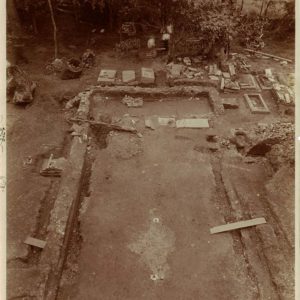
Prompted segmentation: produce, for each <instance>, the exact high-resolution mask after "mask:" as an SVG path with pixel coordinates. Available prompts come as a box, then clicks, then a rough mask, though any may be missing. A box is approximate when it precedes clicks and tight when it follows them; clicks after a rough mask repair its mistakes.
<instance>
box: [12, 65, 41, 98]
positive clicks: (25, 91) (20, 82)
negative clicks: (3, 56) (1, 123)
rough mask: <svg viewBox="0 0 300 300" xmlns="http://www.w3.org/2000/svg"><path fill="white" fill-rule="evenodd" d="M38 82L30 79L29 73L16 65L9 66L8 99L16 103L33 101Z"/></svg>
mask: <svg viewBox="0 0 300 300" xmlns="http://www.w3.org/2000/svg"><path fill="white" fill-rule="evenodd" d="M35 88H36V84H35V83H34V82H33V81H31V80H30V78H29V76H28V74H27V73H26V72H24V71H23V70H21V69H20V68H19V67H18V66H16V65H9V66H8V67H7V85H6V91H7V96H8V97H7V99H8V101H9V100H10V99H12V102H13V103H15V104H22V103H23V104H26V103H30V102H32V101H33V94H34V91H35Z"/></svg>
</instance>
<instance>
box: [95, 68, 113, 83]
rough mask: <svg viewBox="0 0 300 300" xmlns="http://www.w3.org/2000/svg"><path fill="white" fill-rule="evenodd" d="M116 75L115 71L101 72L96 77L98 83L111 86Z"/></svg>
mask: <svg viewBox="0 0 300 300" xmlns="http://www.w3.org/2000/svg"><path fill="white" fill-rule="evenodd" d="M116 75H117V71H116V70H101V71H100V74H99V77H98V82H99V83H107V84H113V83H114V82H115V80H116Z"/></svg>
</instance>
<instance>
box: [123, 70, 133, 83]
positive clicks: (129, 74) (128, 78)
mask: <svg viewBox="0 0 300 300" xmlns="http://www.w3.org/2000/svg"><path fill="white" fill-rule="evenodd" d="M122 81H123V83H129V82H132V81H135V71H133V70H125V71H122Z"/></svg>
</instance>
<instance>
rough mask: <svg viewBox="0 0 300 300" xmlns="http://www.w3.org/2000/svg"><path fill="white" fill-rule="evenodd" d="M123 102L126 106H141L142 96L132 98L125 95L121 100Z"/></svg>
mask: <svg viewBox="0 0 300 300" xmlns="http://www.w3.org/2000/svg"><path fill="white" fill-rule="evenodd" d="M121 102H122V103H123V104H125V105H127V106H128V107H141V106H143V98H141V97H137V98H133V97H130V96H128V95H125V96H124V98H123V99H122V101H121Z"/></svg>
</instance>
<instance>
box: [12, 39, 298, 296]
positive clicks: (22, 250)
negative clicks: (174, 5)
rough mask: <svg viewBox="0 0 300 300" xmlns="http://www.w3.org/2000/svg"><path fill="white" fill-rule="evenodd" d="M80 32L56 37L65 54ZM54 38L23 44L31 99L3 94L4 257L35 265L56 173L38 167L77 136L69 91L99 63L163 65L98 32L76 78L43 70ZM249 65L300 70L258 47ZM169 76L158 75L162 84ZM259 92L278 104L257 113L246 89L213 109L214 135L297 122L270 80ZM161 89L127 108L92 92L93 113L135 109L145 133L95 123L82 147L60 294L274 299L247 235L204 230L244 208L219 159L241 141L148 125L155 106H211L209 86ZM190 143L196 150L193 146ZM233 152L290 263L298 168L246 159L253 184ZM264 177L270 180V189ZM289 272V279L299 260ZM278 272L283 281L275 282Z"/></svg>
mask: <svg viewBox="0 0 300 300" xmlns="http://www.w3.org/2000/svg"><path fill="white" fill-rule="evenodd" d="M76 40H77V43H76V45H75V46H76V48H74V47H72V48H70V47H68V45H69V44H71V42H70V41H68V39H67V38H66V39H65V41H64V44H63V45H61V53H62V54H63V55H64V56H74V57H79V56H80V55H81V54H82V53H83V51H84V50H85V47H86V43H85V41H86V39H85V38H84V37H83V36H81V37H79V38H78V39H76ZM83 41H84V42H83ZM51 47H52V45H51V43H47V42H45V44H38V43H36V42H32V43H31V45H30V48H25V49H27V50H25V55H26V57H27V59H28V61H29V63H28V64H25V63H22V64H21V67H22V68H23V69H24V70H25V71H26V72H28V74H29V75H30V77H31V79H32V80H34V81H36V82H37V84H38V86H37V91H36V94H35V98H34V102H33V103H32V104H31V105H29V106H26V107H18V106H15V105H13V104H11V103H8V105H7V120H8V122H7V135H8V147H9V151H8V161H7V168H8V190H7V192H8V194H7V197H8V201H7V226H8V227H7V230H8V234H7V236H8V241H7V254H8V261H9V264H8V268H28V267H30V266H32V265H35V264H36V263H37V262H38V260H39V253H40V251H36V250H34V249H32V248H30V247H28V246H26V245H25V244H24V243H23V241H24V239H25V238H26V237H27V236H29V235H31V236H34V237H36V238H40V239H44V238H45V236H46V234H47V225H48V220H49V216H50V212H51V208H52V207H53V203H54V201H55V197H56V194H57V191H58V189H59V184H60V179H51V178H46V177H42V176H41V175H40V174H39V170H40V165H41V161H42V159H44V158H47V157H49V155H50V154H51V153H54V155H55V156H56V157H59V156H64V157H67V155H68V152H69V143H70V140H71V138H70V135H69V133H68V132H67V131H68V129H69V127H70V124H69V123H68V122H66V117H68V116H69V115H71V114H72V111H71V112H70V111H67V110H65V109H64V104H65V101H66V100H65V98H64V96H67V97H68V98H70V97H72V96H74V95H76V94H77V93H78V92H80V91H82V90H84V89H85V88H86V86H88V85H93V84H96V82H97V77H98V74H99V71H100V69H101V68H109V69H116V70H124V69H131V70H137V71H138V70H139V69H140V67H141V66H144V67H152V68H153V69H154V70H155V71H162V70H163V63H164V58H158V59H155V60H141V59H140V58H137V57H135V56H128V57H123V58H120V57H117V56H116V55H115V54H114V53H113V52H112V50H111V49H112V45H111V41H109V42H107V40H105V36H102V37H101V38H100V39H99V43H98V45H96V47H95V52H96V66H95V67H93V68H90V69H87V70H84V72H83V75H82V76H81V77H80V79H75V80H66V81H64V80H61V79H59V78H58V77H57V76H55V75H54V74H52V75H45V74H44V70H45V64H46V62H48V61H49V60H51V57H52V50H51ZM273 50H274V51H273ZM263 51H266V52H268V51H270V53H274V54H277V55H280V56H283V57H287V58H293V54H294V49H293V46H289V45H286V44H284V45H283V44H282V43H281V44H277V43H273V42H271V41H270V42H268V43H267V47H266V49H264V50H263ZM251 66H252V69H260V70H262V69H265V68H268V67H271V68H272V69H274V70H277V71H280V72H282V73H289V72H293V71H294V70H293V66H292V64H288V65H287V66H282V65H280V63H279V62H274V61H273V60H271V59H261V58H252V59H251ZM165 84H166V83H165V78H164V76H161V79H160V80H159V81H158V85H159V86H163V85H165ZM241 95H242V94H240V95H239V96H241ZM262 95H263V98H264V100H265V102H266V104H267V105H268V107H269V109H270V111H271V114H269V115H253V114H250V112H249V109H248V107H247V105H246V103H245V101H243V98H242V96H241V97H240V98H241V99H242V100H241V101H240V107H239V110H238V113H237V111H236V110H226V113H225V115H223V116H222V117H220V118H215V119H213V122H212V124H213V126H214V129H215V130H216V131H217V135H218V136H219V137H228V136H230V129H231V128H239V127H243V128H247V127H248V126H252V125H254V124H256V123H258V122H263V123H272V122H274V121H276V120H289V121H291V122H293V116H283V115H282V114H281V112H280V111H279V110H278V107H277V105H276V104H275V101H274V99H272V97H271V95H270V93H269V91H263V92H262ZM223 96H224V97H231V95H222V97H223ZM96 98H97V97H96ZM98 98H99V97H98ZM161 100H162V101H161V102H159V101H158V102H147V103H146V104H144V106H143V107H142V108H129V109H128V108H127V107H126V106H125V105H124V104H122V103H121V102H120V101H121V97H120V99H119V98H118V97H115V96H114V97H109V101H108V104H107V105H105V107H103V104H101V102H100V101H97V100H94V102H93V107H92V111H91V116H93V117H94V119H95V120H96V119H98V117H99V115H103V114H106V115H109V116H111V117H114V118H121V117H122V116H123V115H124V114H126V113H127V114H129V115H130V116H132V117H134V118H135V120H136V127H137V128H138V130H139V131H140V132H141V133H142V134H143V137H142V138H140V137H137V136H134V135H131V134H128V133H120V132H118V133H116V132H109V130H103V129H99V128H98V129H97V128H91V129H90V136H91V137H92V145H91V148H89V153H88V156H87V164H86V175H85V178H86V179H85V181H84V185H83V190H82V194H81V203H82V205H81V210H80V212H78V222H76V226H75V227H74V231H73V235H72V238H71V243H70V248H69V251H68V257H67V261H66V263H65V266H64V272H63V276H62V280H61V285H60V291H59V295H58V299H61V300H63V299H99V298H101V299H142V298H144V299H212V300H213V299H253V300H254V299H267V298H264V297H263V296H262V295H263V293H262V288H261V286H260V283H259V279H258V278H260V277H259V276H258V275H257V274H258V273H257V272H258V271H257V268H256V267H255V265H251V262H253V260H251V258H250V256H249V252H248V250H247V244H245V236H244V237H243V236H242V234H241V233H240V232H238V231H237V232H233V233H226V234H223V235H222V234H221V235H213V236H211V235H210V234H209V229H210V227H213V226H217V225H221V224H224V223H226V222H233V221H236V220H238V219H239V218H238V214H237V211H236V207H232V203H231V202H230V200H229V198H228V197H229V196H228V191H227V190H226V186H225V185H224V182H223V178H222V168H221V164H222V161H223V153H224V152H231V151H233V152H234V153H235V154H234V155H240V154H239V153H238V152H237V150H236V147H235V146H234V145H229V146H228V148H230V149H228V148H227V146H222V145H221V146H220V148H219V149H217V150H216V152H212V151H211V150H210V149H209V147H210V146H211V144H212V143H211V142H207V141H206V133H207V131H206V130H202V129H201V130H188V129H182V130H176V129H175V128H168V127H166V128H159V129H157V130H155V131H151V130H150V129H145V128H144V119H145V117H146V116H150V115H154V114H157V115H160V116H172V115H175V116H177V117H187V116H194V117H205V116H207V115H210V114H211V109H210V107H209V105H208V101H207V99H205V98H203V99H202V98H201V99H200V100H199V101H198V102H197V101H190V100H189V99H182V97H181V98H180V99H171V100H172V101H168V100H170V99H161ZM195 145H198V146H199V147H198V149H200V151H198V150H197V151H196V150H194V147H195ZM260 152H261V151H260ZM28 157H30V158H32V163H31V164H26V163H25V162H26V160H27V159H28ZM29 161H30V160H29ZM227 163H228V162H227ZM229 164H230V165H231V167H228V166H227V167H228V168H229V169H230V168H232V169H231V171H232V170H233V171H232V174H235V175H234V176H236V177H235V178H236V185H237V186H238V187H239V188H237V194H238V195H243V193H246V197H245V198H243V200H244V201H246V202H247V201H250V200H251V197H254V196H255V194H257V193H256V192H255V191H256V189H261V190H262V192H261V194H262V196H261V198H259V197H258V199H260V200H259V201H261V202H262V203H263V205H262V211H261V212H262V213H263V214H264V216H266V219H267V222H268V223H269V224H271V226H272V227H273V229H274V231H275V234H276V238H277V239H278V241H279V242H278V243H279V247H280V249H283V255H284V256H285V257H286V259H287V261H288V265H289V268H292V265H293V243H294V241H293V231H294V224H293V222H288V221H287V220H290V219H293V211H294V208H293V201H294V199H293V192H292V190H293V188H294V185H293V182H294V181H293V172H292V171H291V168H285V169H280V170H279V171H278V172H277V173H276V174H275V176H274V177H273V178H272V176H273V175H274V170H273V169H272V167H271V166H270V164H269V162H268V161H267V160H266V159H265V158H264V157H258V158H257V160H256V161H255V165H258V166H260V167H261V166H263V168H262V169H263V170H266V173H264V174H263V173H260V170H261V169H259V168H258V169H259V170H258V169H257V170H255V168H254V170H252V169H251V170H252V171H251V172H253V174H254V175H253V176H254V177H255V176H256V175H257V176H258V177H257V178H259V179H260V180H256V181H255V180H254V181H253V182H252V183H251V184H249V187H250V186H251V187H252V188H253V189H252V190H251V189H250V188H249V187H248V180H249V178H247V176H241V174H242V173H239V172H238V171H237V173H234V170H238V169H239V170H240V171H241V172H244V173H245V174H248V173H249V171H247V169H248V165H249V164H248V165H247V163H244V164H241V163H240V161H239V162H237V161H233V162H229ZM225 167H226V166H225ZM247 172H248V173H247ZM259 176H260V177H259ZM232 178H233V177H232ZM271 178H272V179H271ZM270 179H271V181H269V180H270ZM282 179H285V180H282ZM265 184H268V185H267V189H266V190H265V187H264V186H265ZM273 186H276V188H274V187H273ZM241 197H242V196H241ZM278 197H279V198H280V199H282V201H281V200H279V198H278ZM255 199H256V198H255ZM271 199H273V200H274V201H273V200H271ZM270 200H271V201H270ZM269 202H272V205H269V204H268V203H269ZM247 203H248V202H247ZM282 203H284V205H282ZM254 207H255V204H254ZM259 207H260V206H259ZM250 208H251V206H250ZM250 208H249V207H248V206H247V205H246V206H243V216H244V217H248V218H250V217H253V215H255V212H253V211H251V209H250ZM250 236H252V241H257V242H258V243H259V244H258V246H257V247H258V249H263V246H264V245H263V242H262V241H259V235H257V233H256V232H253V231H251V234H250ZM252 245H253V243H252ZM286 245H288V247H285V246H286ZM255 251H256V250H255ZM259 263H261V265H262V266H263V268H262V269H263V271H262V272H263V274H264V275H267V276H269V277H270V278H272V280H273V282H277V281H276V278H275V280H274V277H272V276H274V272H273V273H272V270H270V269H272V268H274V265H272V264H270V262H269V261H268V258H267V257H264V256H263V255H262V256H261V257H260V260H259ZM286 270H288V271H289V270H291V269H286ZM273 271H274V270H273ZM264 272H265V273H264ZM285 275H286V276H287V278H288V280H290V281H292V279H293V274H292V272H291V273H290V274H285ZM8 280H13V278H8ZM272 284H273V283H271V286H272V289H274V291H275V290H276V291H277V288H278V286H276V285H272ZM265 286H267V284H266V285H265ZM203 287H205V288H203ZM280 292H281V290H280V289H278V293H280ZM282 299H289V298H282Z"/></svg>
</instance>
